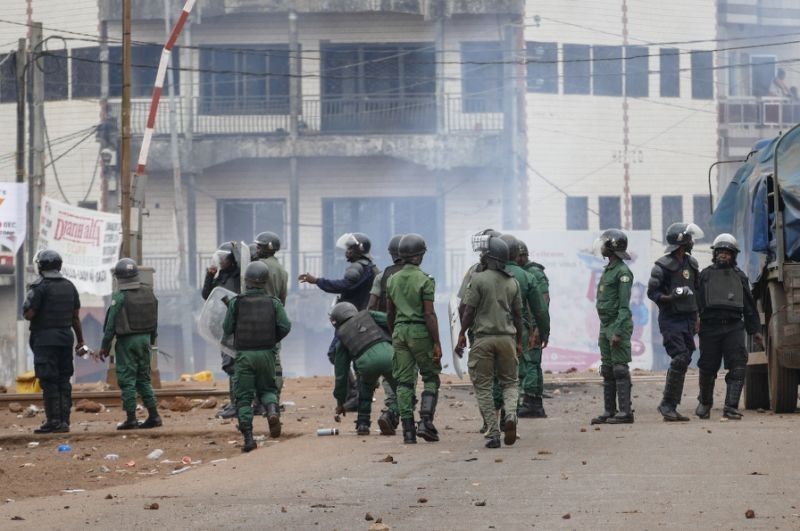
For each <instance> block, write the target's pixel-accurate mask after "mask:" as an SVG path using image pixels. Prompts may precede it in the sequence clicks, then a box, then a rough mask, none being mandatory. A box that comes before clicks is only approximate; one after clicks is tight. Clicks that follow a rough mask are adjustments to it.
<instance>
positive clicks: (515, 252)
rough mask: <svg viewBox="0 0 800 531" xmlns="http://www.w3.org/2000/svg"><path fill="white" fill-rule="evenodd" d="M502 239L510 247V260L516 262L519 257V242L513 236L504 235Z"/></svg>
mask: <svg viewBox="0 0 800 531" xmlns="http://www.w3.org/2000/svg"><path fill="white" fill-rule="evenodd" d="M500 239H501V240H503V241H504V242H506V245H508V259H509V260H512V261H516V260H517V257H518V256H519V240H518V239H517V238H516V237H515V236H512V235H511V234H503V235H502V236H500Z"/></svg>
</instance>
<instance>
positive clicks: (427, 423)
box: [417, 391, 439, 442]
mask: <svg viewBox="0 0 800 531" xmlns="http://www.w3.org/2000/svg"><path fill="white" fill-rule="evenodd" d="M436 398H437V397H436V393H434V392H432V391H422V401H421V404H420V406H419V417H420V420H419V425H418V426H417V435H419V436H420V437H422V438H423V439H425V440H426V441H428V442H437V441H438V440H439V431H438V430H437V429H436V426H434V425H433V415H434V413H436Z"/></svg>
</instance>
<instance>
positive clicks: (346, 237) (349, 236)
mask: <svg viewBox="0 0 800 531" xmlns="http://www.w3.org/2000/svg"><path fill="white" fill-rule="evenodd" d="M358 244H359V242H358V238H356V236H355V234H353V233H352V232H347V233H345V234H342V235H341V236H339V239H338V240H336V247H338V248H339V249H344V250H345V251H346V250H347V249H349V248H350V247H353V246H354V245H358Z"/></svg>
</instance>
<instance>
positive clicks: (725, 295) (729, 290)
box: [703, 267, 744, 312]
mask: <svg viewBox="0 0 800 531" xmlns="http://www.w3.org/2000/svg"><path fill="white" fill-rule="evenodd" d="M703 297H705V303H706V308H708V309H718V310H738V311H740V312H741V311H743V310H744V286H742V279H741V278H740V277H739V274H738V273H737V271H736V270H735V269H733V268H730V267H728V268H712V269H709V271H708V282H707V283H706V285H705V290H704V293H703Z"/></svg>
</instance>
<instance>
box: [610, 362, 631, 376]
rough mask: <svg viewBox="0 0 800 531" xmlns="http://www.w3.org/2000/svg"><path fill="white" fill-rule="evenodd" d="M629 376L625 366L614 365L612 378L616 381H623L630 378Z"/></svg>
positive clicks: (629, 373)
mask: <svg viewBox="0 0 800 531" xmlns="http://www.w3.org/2000/svg"><path fill="white" fill-rule="evenodd" d="M630 376H631V372H630V370H629V369H628V366H627V365H623V364H621V363H618V364H617V365H614V378H616V379H617V380H623V379H627V378H630Z"/></svg>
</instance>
